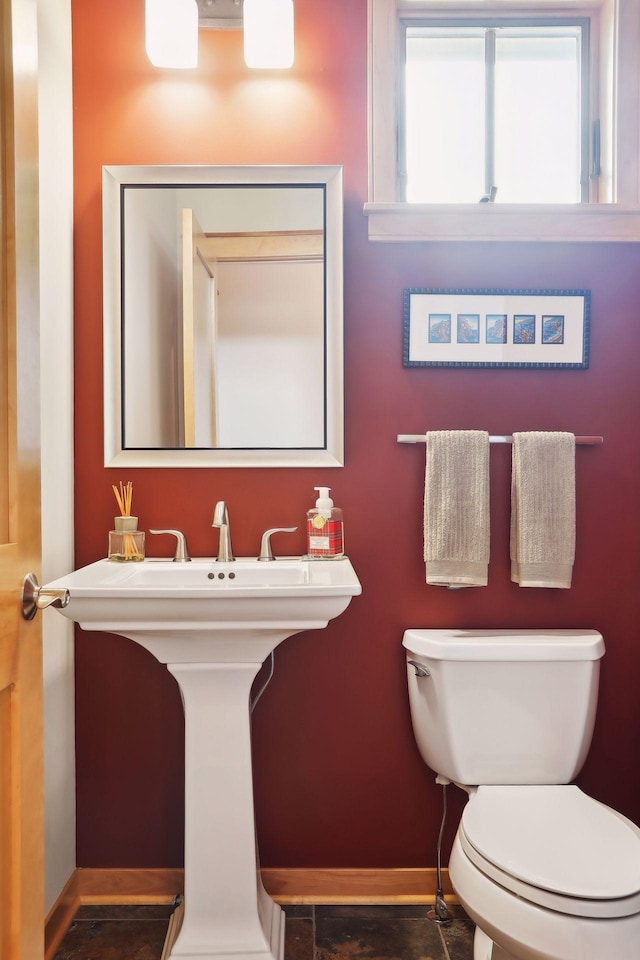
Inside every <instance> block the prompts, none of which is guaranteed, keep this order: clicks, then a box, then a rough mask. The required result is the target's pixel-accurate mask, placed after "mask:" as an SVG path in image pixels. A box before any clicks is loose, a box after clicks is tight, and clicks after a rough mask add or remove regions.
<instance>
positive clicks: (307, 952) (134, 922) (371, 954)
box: [55, 905, 473, 960]
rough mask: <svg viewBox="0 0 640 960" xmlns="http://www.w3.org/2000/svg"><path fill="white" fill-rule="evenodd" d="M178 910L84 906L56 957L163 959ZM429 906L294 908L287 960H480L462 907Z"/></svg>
mask: <svg viewBox="0 0 640 960" xmlns="http://www.w3.org/2000/svg"><path fill="white" fill-rule="evenodd" d="M172 909H173V908H172V907H171V906H134V907H131V906H122V907H117V906H116V907H114V906H108V907H106V906H100V907H91V906H84V907H81V908H80V910H79V912H78V913H77V915H76V918H75V920H74V921H73V923H72V925H71V927H70V929H69V931H68V933H67V935H66V936H65V938H64V940H63V941H62V943H61V944H60V947H59V948H58V952H57V953H56V955H55V960H160V957H161V955H162V948H163V945H164V940H165V935H166V932H167V925H168V922H169V917H170V915H171V912H172ZM452 909H454V910H455V908H452ZM428 910H429V907H426V906H419V905H416V906H402V907H396V906H306V905H303V906H287V907H285V911H286V914H287V923H286V934H285V960H472V956H473V924H472V922H471V921H470V920H469V919H468V918H467V917H465V916H463V915H462V914H461V911H460V910H459V909H458V910H457V911H455V912H456V913H457V914H458V916H456V917H455V918H454V920H453V922H452V923H451V924H450V925H449V926H445V927H442V926H438V924H435V923H433V922H432V921H431V920H429V919H427V912H428Z"/></svg>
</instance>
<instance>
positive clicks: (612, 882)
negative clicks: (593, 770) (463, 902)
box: [461, 785, 640, 900]
mask: <svg viewBox="0 0 640 960" xmlns="http://www.w3.org/2000/svg"><path fill="white" fill-rule="evenodd" d="M461 828H462V830H463V831H464V835H465V836H466V839H467V841H468V842H469V843H470V844H471V845H472V847H473V848H475V850H477V851H478V853H479V854H480V855H481V857H483V858H484V859H485V860H487V861H488V862H489V863H491V864H493V865H495V866H496V867H497V868H498V869H499V870H500V871H502V872H504V873H505V874H508V875H510V876H511V877H515V878H516V879H517V880H520V881H522V882H523V883H524V884H527V885H528V886H531V887H537V888H539V889H541V890H548V891H551V892H553V893H557V894H560V895H562V896H565V897H573V898H582V899H591V900H611V899H616V898H622V897H631V896H633V895H634V894H637V893H638V892H639V891H640V830H639V829H638V828H637V827H636V826H635V825H634V824H633V823H631V821H630V820H627V819H626V818H625V817H623V816H622V815H621V814H619V813H616V811H615V810H612V809H611V808H610V807H606V806H604V805H603V804H601V803H598V802H597V801H596V800H593V799H592V798H591V797H588V796H587V795H586V794H584V793H582V791H581V790H580V789H579V788H578V787H575V786H571V785H570V786H565V785H561V786H484V787H478V790H477V792H476V793H475V794H474V796H472V798H471V800H470V801H469V803H468V804H467V806H466V807H465V809H464V811H463V814H462V820H461Z"/></svg>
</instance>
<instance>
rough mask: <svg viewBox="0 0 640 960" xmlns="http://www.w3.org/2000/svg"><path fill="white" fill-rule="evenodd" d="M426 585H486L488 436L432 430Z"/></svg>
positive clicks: (427, 475)
mask: <svg viewBox="0 0 640 960" xmlns="http://www.w3.org/2000/svg"><path fill="white" fill-rule="evenodd" d="M424 559H425V562H426V576H427V583H430V584H435V585H438V586H460V587H485V586H486V585H487V576H488V565H489V434H488V433H487V432H486V431H484V430H432V431H429V432H427V465H426V471H425V491H424Z"/></svg>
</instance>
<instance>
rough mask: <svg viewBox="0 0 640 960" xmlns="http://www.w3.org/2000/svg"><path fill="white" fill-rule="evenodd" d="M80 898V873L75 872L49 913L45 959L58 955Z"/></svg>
mask: <svg viewBox="0 0 640 960" xmlns="http://www.w3.org/2000/svg"><path fill="white" fill-rule="evenodd" d="M79 906H80V898H79V894H78V871H77V870H74V872H73V873H72V874H71V876H70V877H69V879H68V880H67V882H66V884H65V886H64V889H63V890H62V893H61V894H60V896H59V897H58V899H57V900H56V902H55V903H54V905H53V907H52V908H51V910H50V911H49V915H48V917H47V919H46V921H45V927H44V958H45V960H51V958H53V957H54V956H55V954H56V951H57V949H58V947H59V946H60V944H61V942H62V940H63V938H64V935H65V933H66V932H67V930H68V929H69V927H70V926H71V923H72V921H73V918H74V917H75V915H76V913H77V910H78V907H79Z"/></svg>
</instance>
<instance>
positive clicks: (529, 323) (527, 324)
mask: <svg viewBox="0 0 640 960" xmlns="http://www.w3.org/2000/svg"><path fill="white" fill-rule="evenodd" d="M513 342H514V343H535V342H536V318H535V316H534V315H533V314H529V313H526V314H525V313H518V314H516V315H515V316H514V318H513Z"/></svg>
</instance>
